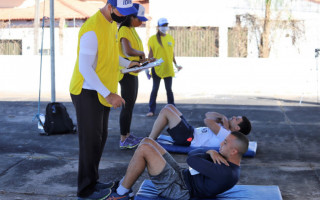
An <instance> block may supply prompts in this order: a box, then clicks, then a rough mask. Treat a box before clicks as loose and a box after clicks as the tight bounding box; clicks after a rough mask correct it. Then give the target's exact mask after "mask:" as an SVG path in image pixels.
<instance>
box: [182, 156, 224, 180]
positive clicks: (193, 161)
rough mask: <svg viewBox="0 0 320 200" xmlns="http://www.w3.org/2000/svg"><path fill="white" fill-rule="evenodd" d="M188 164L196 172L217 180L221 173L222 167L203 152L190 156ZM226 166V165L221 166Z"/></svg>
mask: <svg viewBox="0 0 320 200" xmlns="http://www.w3.org/2000/svg"><path fill="white" fill-rule="evenodd" d="M187 163H188V165H189V166H190V167H192V168H193V169H194V170H196V171H198V172H199V173H200V174H202V175H204V176H207V177H209V178H211V179H213V180H214V179H215V178H216V177H217V174H218V173H220V169H221V168H220V165H219V164H215V163H213V161H212V160H211V157H210V155H209V154H207V153H204V152H203V150H202V151H201V150H200V151H198V152H192V153H191V154H189V155H188V158H187ZM221 165H224V164H221Z"/></svg>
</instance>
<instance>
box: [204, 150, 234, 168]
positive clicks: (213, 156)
mask: <svg viewBox="0 0 320 200" xmlns="http://www.w3.org/2000/svg"><path fill="white" fill-rule="evenodd" d="M206 153H207V154H209V155H210V157H211V159H212V161H213V162H214V164H217V163H218V164H219V165H221V163H223V164H225V165H226V166H229V163H228V162H227V160H226V159H225V158H224V157H223V156H221V155H220V154H219V153H218V152H216V151H215V150H208V151H207V152H206Z"/></svg>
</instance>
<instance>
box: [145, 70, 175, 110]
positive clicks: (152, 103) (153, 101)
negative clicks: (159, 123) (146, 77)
mask: <svg viewBox="0 0 320 200" xmlns="http://www.w3.org/2000/svg"><path fill="white" fill-rule="evenodd" d="M151 71H152V80H153V86H152V91H151V94H150V100H149V112H152V113H155V111H156V108H157V96H158V90H159V87H160V81H161V78H160V77H159V76H158V75H157V74H156V72H155V70H154V68H152V69H151ZM163 80H164V86H165V88H166V91H167V102H168V104H172V105H175V104H174V96H173V92H172V77H166V78H163Z"/></svg>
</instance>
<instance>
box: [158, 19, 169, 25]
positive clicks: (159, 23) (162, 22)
mask: <svg viewBox="0 0 320 200" xmlns="http://www.w3.org/2000/svg"><path fill="white" fill-rule="evenodd" d="M164 24H169V23H168V20H167V19H166V18H160V19H159V20H158V26H163V25H164Z"/></svg>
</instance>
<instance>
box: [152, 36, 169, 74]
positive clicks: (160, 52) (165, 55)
mask: <svg viewBox="0 0 320 200" xmlns="http://www.w3.org/2000/svg"><path fill="white" fill-rule="evenodd" d="M160 38H161V42H162V45H163V46H161V45H160V44H159V42H158V40H157V35H153V36H151V37H150V39H149V41H148V46H149V49H150V48H151V49H152V53H153V57H154V58H156V59H160V58H162V59H163V61H164V62H163V63H161V65H159V66H156V67H155V68H154V70H155V72H156V74H157V75H158V76H159V77H160V78H166V77H174V70H173V64H172V63H173V50H174V44H175V42H174V39H173V37H172V36H171V35H169V34H166V35H165V36H161V37H160Z"/></svg>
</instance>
